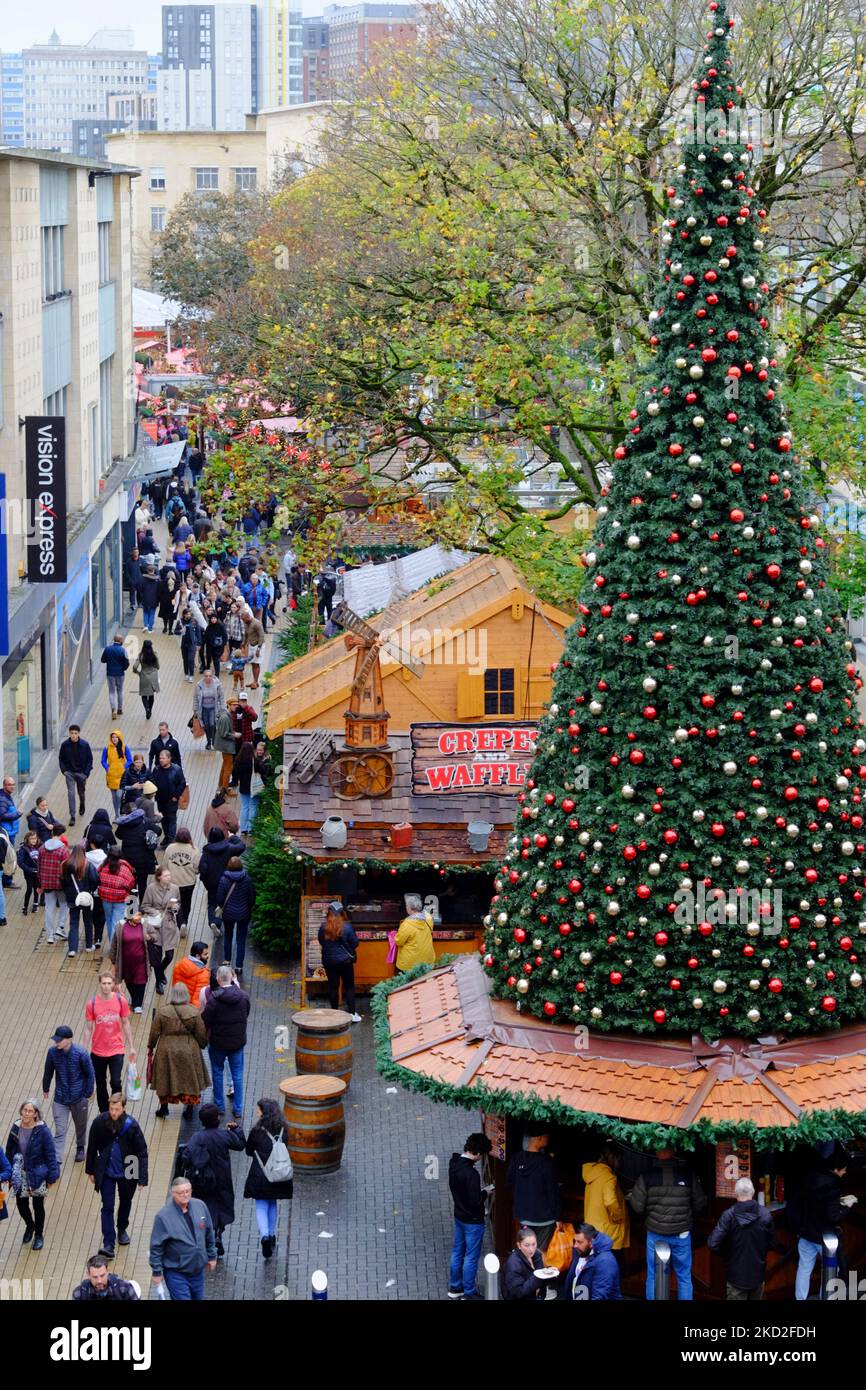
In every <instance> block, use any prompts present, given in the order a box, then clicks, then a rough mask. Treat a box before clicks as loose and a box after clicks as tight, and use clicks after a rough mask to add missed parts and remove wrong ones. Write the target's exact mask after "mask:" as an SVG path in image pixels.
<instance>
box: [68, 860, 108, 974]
mask: <svg viewBox="0 0 866 1390" xmlns="http://www.w3.org/2000/svg"><path fill="white" fill-rule="evenodd" d="M61 874H62V875H63V891H64V893H65V894H66V906H67V909H68V911H69V949H68V951H67V952H66V954H67V956H70V957H72V956H76V955H77V954H78V929H79V926H80V924H81V922H82V920H83V922H84V949H85V951H86V953H87V954H88V955H90V954H91V952H92V951H93V950H94V949H95V947H94V944H93V907H94V903H95V901H96V894H97V893H98V892H99V874H98V873H97V871H96V869H95V868H94V867H93V865H92V864H89V863H88V862H87V856H86V854H85V853H84V850H83V849H82V847H81V845H75V847H74V848H73V849H72V850H71V851H70V853H69V855H68V857H67V858H66V859H65V860H64V861H63V867H62V869H61Z"/></svg>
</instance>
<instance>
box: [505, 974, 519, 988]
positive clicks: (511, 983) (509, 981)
mask: <svg viewBox="0 0 866 1390" xmlns="http://www.w3.org/2000/svg"><path fill="white" fill-rule="evenodd" d="M505 983H506V984H507V985H508V988H509V989H514V986H515V985H516V984H517V977H516V975H509V976H508V979H507V980H506V981H505Z"/></svg>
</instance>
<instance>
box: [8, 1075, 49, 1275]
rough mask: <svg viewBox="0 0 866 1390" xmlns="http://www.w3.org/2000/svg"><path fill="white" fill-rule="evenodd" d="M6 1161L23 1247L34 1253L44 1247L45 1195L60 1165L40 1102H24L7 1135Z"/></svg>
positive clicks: (31, 1100) (30, 1100)
mask: <svg viewBox="0 0 866 1390" xmlns="http://www.w3.org/2000/svg"><path fill="white" fill-rule="evenodd" d="M6 1157H7V1159H8V1160H9V1163H10V1164H11V1165H12V1177H11V1179H10V1181H11V1183H12V1191H13V1192H14V1193H15V1205H16V1207H17V1208H18V1215H19V1216H20V1217H21V1219H22V1221H23V1222H24V1235H23V1236H22V1239H21V1244H22V1245H29V1244H30V1242H31V1241H32V1242H33V1249H34V1250H41V1249H42V1248H43V1246H44V1245H45V1239H44V1237H45V1194H46V1193H47V1191H48V1189H49V1187H53V1186H54V1184H55V1183H56V1182H57V1179H58V1178H59V1177H60V1164H59V1163H58V1162H57V1151H56V1149H55V1145H54V1140H53V1138H52V1135H51V1130H50V1129H49V1128H48V1126H47V1124H46V1123H45V1121H44V1120H43V1118H42V1111H41V1109H40V1106H39V1102H38V1101H36V1100H33V1099H29V1100H25V1101H24V1102H23V1104H22V1105H21V1106H20V1107H19V1110H18V1119H17V1121H15V1122H14V1123H13V1125H12V1128H11V1129H10V1131H9V1138H8V1140H7V1141H6Z"/></svg>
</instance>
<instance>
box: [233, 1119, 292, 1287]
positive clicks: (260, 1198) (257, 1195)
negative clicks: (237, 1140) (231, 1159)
mask: <svg viewBox="0 0 866 1390" xmlns="http://www.w3.org/2000/svg"><path fill="white" fill-rule="evenodd" d="M288 1137H289V1131H288V1126H287V1124H286V1121H285V1119H284V1118H283V1112H282V1110H281V1109H280V1107H279V1105H278V1104H277V1102H276V1101H275V1100H269V1099H267V1098H264V1099H262V1100H260V1101H259V1102H258V1104H257V1106H256V1119H255V1123H254V1124H253V1127H252V1129H251V1130H250V1132H249V1134H248V1136H247V1142H246V1146H245V1147H246V1152H247V1153H248V1154H249V1156H250V1157H251V1159H252V1163H251V1164H250V1169H249V1172H248V1173H247V1180H246V1183H245V1184H244V1197H248V1198H251V1199H252V1200H253V1201H254V1202H255V1204H256V1223H257V1225H258V1228H259V1235H260V1237H261V1241H262V1254H263V1255H264V1257H265V1259H266V1260H269V1259H271V1257H272V1256H273V1253H274V1251H275V1250H276V1248H277V1214H278V1203H279V1202H290V1201H291V1200H292V1193H293V1191H294V1187H293V1179H292V1160H291V1158H290V1156H289V1149H288V1143H287V1140H288Z"/></svg>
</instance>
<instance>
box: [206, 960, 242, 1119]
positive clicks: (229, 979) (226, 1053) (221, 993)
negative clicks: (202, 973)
mask: <svg viewBox="0 0 866 1390" xmlns="http://www.w3.org/2000/svg"><path fill="white" fill-rule="evenodd" d="M216 974H217V988H216V989H215V990H209V993H208V999H207V1003H206V1004H205V1006H204V1009H203V1010H202V1021H203V1023H204V1026H205V1028H206V1029H207V1037H208V1056H209V1057H210V1069H211V1077H212V1079H213V1099H214V1105H215V1106H216V1107H217V1110H218V1111H219V1113H220V1114H221V1115H222V1114H224V1113H225V1108H226V1103H225V1096H224V1094H223V1071H224V1068H225V1065H226V1062H228V1066H229V1072H230V1073H231V1078H232V1088H233V1096H232V1112H233V1114H234V1117H235V1119H236V1120H239V1119H240V1118H241V1116H242V1115H243V1111H244V1048H245V1047H246V1045H247V1019H248V1018H249V1013H250V996H249V995H248V994H246V993H245V992H244V990H242V989H241V987H240V985H239V984H238V981H237V976H236V974H235V972H234V971H233V970H232V968H231V966H230V965H221V966H220V967H219V969H218V970H217V972H216Z"/></svg>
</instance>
